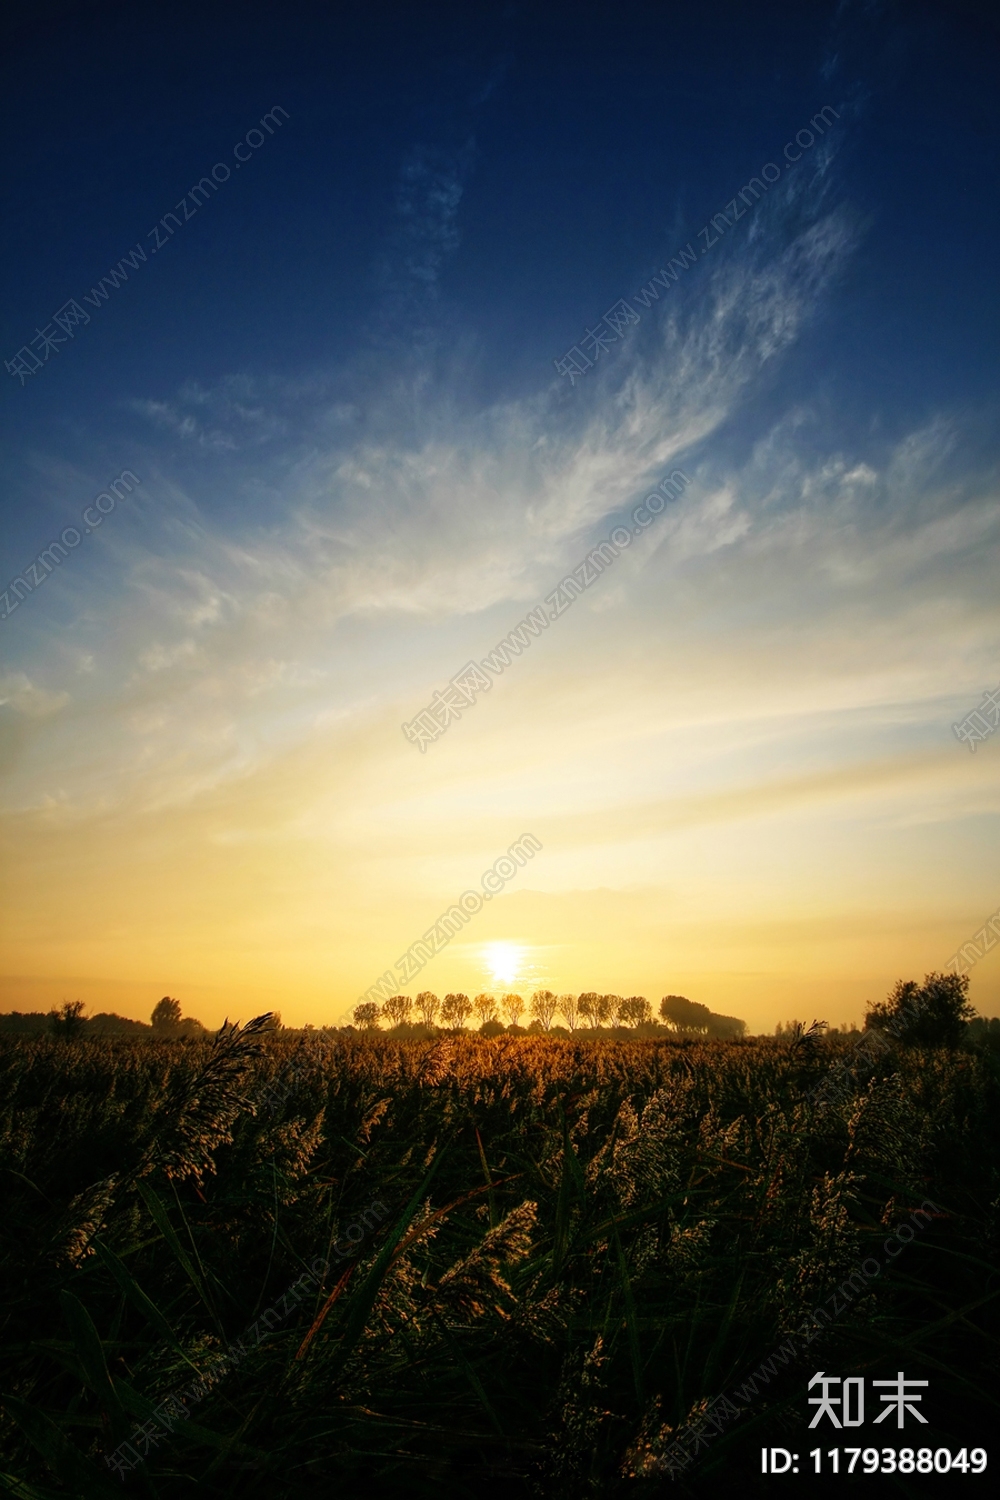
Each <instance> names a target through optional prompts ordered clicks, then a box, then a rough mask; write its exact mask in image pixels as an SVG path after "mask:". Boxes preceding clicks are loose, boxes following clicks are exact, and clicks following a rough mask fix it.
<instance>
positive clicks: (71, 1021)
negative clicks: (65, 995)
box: [49, 1000, 86, 1042]
mask: <svg viewBox="0 0 1000 1500" xmlns="http://www.w3.org/2000/svg"><path fill="white" fill-rule="evenodd" d="M49 1022H50V1024H51V1027H52V1035H53V1036H58V1037H61V1038H62V1039H63V1041H64V1042H72V1041H75V1040H76V1039H77V1038H78V1037H79V1036H81V1035H82V1034H83V1028H84V1025H85V1024H86V1023H85V1021H84V1016H83V1001H82V1000H66V1001H64V1002H63V1004H62V1005H61V1006H60V1008H59V1010H53V1011H50V1012H49Z"/></svg>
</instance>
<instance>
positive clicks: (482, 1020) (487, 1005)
mask: <svg viewBox="0 0 1000 1500" xmlns="http://www.w3.org/2000/svg"><path fill="white" fill-rule="evenodd" d="M472 1009H473V1010H474V1011H475V1013H476V1015H477V1017H478V1019H479V1024H480V1025H481V1026H485V1025H486V1022H487V1021H495V1020H496V1018H497V1002H496V998H495V996H493V995H477V996H476V998H475V1000H473V1002H472Z"/></svg>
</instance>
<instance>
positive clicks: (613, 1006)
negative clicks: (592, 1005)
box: [601, 995, 625, 1026]
mask: <svg viewBox="0 0 1000 1500" xmlns="http://www.w3.org/2000/svg"><path fill="white" fill-rule="evenodd" d="M601 999H602V1000H603V1002H604V1017H603V1019H605V1020H607V1021H608V1022H609V1023H610V1024H611V1025H612V1026H621V1025H622V1024H623V1021H622V1005H623V1004H624V1003H625V1002H624V1001H623V1000H622V997H621V995H602V996H601Z"/></svg>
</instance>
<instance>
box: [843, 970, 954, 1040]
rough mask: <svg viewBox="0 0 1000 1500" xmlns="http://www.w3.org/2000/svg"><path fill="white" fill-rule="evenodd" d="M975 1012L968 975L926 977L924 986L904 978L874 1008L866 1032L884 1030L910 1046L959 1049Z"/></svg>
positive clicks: (866, 1023)
mask: <svg viewBox="0 0 1000 1500" xmlns="http://www.w3.org/2000/svg"><path fill="white" fill-rule="evenodd" d="M974 1015H975V1010H974V1009H973V1007H972V1006H971V1005H970V1004H969V976H968V975H967V974H938V973H934V974H926V975H925V976H924V982H923V984H922V985H920V984H917V982H916V980H915V979H907V980H902V979H900V980H899V981H897V983H896V984H895V985H894V986H893V988H892V989H891V990H890V992H889V997H888V999H887V1000H885V1001H883V1002H881V1003H880V1004H877V1005H873V1006H871V1007H870V1009H869V1011H868V1014H867V1015H866V1016H865V1030H866V1031H884V1032H887V1033H888V1034H889V1035H890V1036H893V1037H895V1038H896V1040H897V1041H898V1042H903V1043H905V1044H907V1045H909V1046H917V1047H957V1046H958V1044H959V1042H960V1041H961V1040H962V1037H963V1035H964V1032H965V1025H966V1022H967V1021H971V1019H972V1017H973V1016H974Z"/></svg>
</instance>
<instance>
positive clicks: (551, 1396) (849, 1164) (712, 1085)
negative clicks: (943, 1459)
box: [0, 1027, 1000, 1500]
mask: <svg viewBox="0 0 1000 1500" xmlns="http://www.w3.org/2000/svg"><path fill="white" fill-rule="evenodd" d="M846 1046H847V1043H846V1042H843V1041H841V1040H838V1039H829V1038H828V1039H824V1040H817V1041H813V1040H812V1039H810V1038H806V1039H802V1038H792V1039H787V1040H786V1039H785V1038H781V1039H756V1040H747V1041H735V1042H709V1043H703V1044H697V1043H688V1042H668V1041H641V1040H636V1041H607V1042H600V1041H597V1042H582V1041H573V1040H563V1039H560V1038H551V1037H545V1038H535V1037H524V1038H520V1037H518V1038H514V1037H508V1038H500V1039H497V1040H485V1039H481V1038H477V1037H474V1036H445V1037H443V1038H441V1039H439V1040H437V1041H434V1042H416V1041H403V1042H396V1041H394V1040H393V1039H391V1038H388V1037H385V1036H376V1037H371V1038H367V1037H364V1036H361V1035H350V1034H345V1033H312V1034H303V1033H283V1032H277V1033H274V1032H272V1033H260V1034H258V1033H255V1031H254V1030H253V1028H252V1027H251V1028H248V1029H245V1030H243V1031H240V1030H231V1031H229V1032H227V1033H225V1034H224V1035H221V1036H220V1037H219V1038H217V1039H215V1041H212V1040H206V1041H195V1042H187V1043H184V1042H173V1043H170V1042H156V1041H146V1040H143V1041H131V1040H121V1041H119V1040H98V1041H93V1040H88V1041H77V1042H61V1041H57V1040H47V1039H46V1040H27V1041H14V1042H4V1043H3V1044H2V1046H0V1098H2V1101H3V1103H2V1116H0V1118H2V1126H0V1128H2V1153H0V1161H2V1164H3V1170H2V1181H3V1198H2V1203H3V1216H2V1226H3V1285H4V1299H3V1300H4V1307H5V1310H4V1313H3V1353H2V1356H0V1358H2V1371H0V1388H2V1390H3V1392H4V1398H3V1413H2V1417H0V1423H2V1425H0V1448H2V1453H3V1459H2V1462H0V1469H2V1473H3V1476H4V1477H3V1480H2V1484H0V1490H3V1491H5V1492H6V1493H9V1494H12V1495H17V1496H21V1497H33V1496H49V1495H66V1494H70V1495H74V1496H104V1495H112V1494H120V1493H122V1490H123V1488H124V1489H127V1490H128V1491H130V1492H134V1493H136V1494H141V1495H144V1496H155V1497H168V1496H169V1497H173V1496H180V1495H183V1494H187V1493H189V1492H190V1490H191V1487H192V1484H193V1483H196V1484H197V1493H198V1494H200V1495H207V1496H237V1495H240V1496H242V1495H259V1496H261V1497H285V1496H287V1497H298V1496H306V1495H313V1494H315V1493H317V1492H320V1493H323V1492H325V1491H326V1490H327V1489H328V1488H329V1489H334V1488H335V1489H336V1491H337V1493H340V1494H344V1495H347V1496H351V1497H353V1496H361V1495H372V1496H382V1495H402V1494H404V1493H405V1494H406V1495H408V1496H421V1495H426V1496H432V1495H433V1496H442V1495H445V1496H452V1495H454V1496H465V1495H473V1494H474V1495H476V1496H477V1497H480V1500H481V1497H487V1496H494V1495H496V1496H500V1495H504V1496H518V1495H524V1496H532V1495H537V1496H545V1497H554V1500H562V1497H566V1500H571V1497H578V1496H588V1495H592V1496H604V1495H613V1494H631V1493H638V1494H646V1493H649V1494H660V1493H671V1494H692V1493H694V1494H700V1493H714V1492H716V1491H717V1490H718V1489H719V1486H720V1484H722V1485H723V1486H726V1485H728V1483H729V1481H733V1480H735V1481H737V1482H738V1483H739V1484H740V1485H741V1486H742V1487H743V1489H744V1490H745V1491H746V1492H748V1493H754V1492H755V1490H756V1487H757V1486H760V1487H762V1489H764V1490H766V1489H767V1488H768V1486H770V1487H772V1488H773V1486H774V1483H775V1481H774V1480H773V1479H771V1480H762V1479H761V1478H760V1476H759V1470H760V1458H759V1454H760V1447H761V1446H762V1445H763V1444H784V1445H785V1446H787V1447H789V1448H794V1449H796V1450H801V1449H802V1445H803V1444H804V1445H805V1447H806V1448H809V1447H811V1446H812V1439H811V1436H810V1435H809V1434H807V1432H806V1431H805V1428H806V1424H807V1421H808V1417H809V1414H810V1413H809V1408H808V1406H807V1405H806V1387H807V1384H808V1381H809V1379H810V1377H811V1376H812V1375H813V1373H814V1372H815V1371H816V1370H818V1369H824V1370H826V1371H833V1372H836V1373H837V1374H838V1375H841V1376H847V1375H850V1374H855V1373H862V1374H865V1373H868V1374H876V1373H884V1372H885V1371H889V1372H891V1373H892V1374H893V1375H894V1374H895V1372H896V1371H897V1369H905V1370H906V1372H907V1374H908V1375H909V1374H913V1375H919V1376H921V1377H922V1378H928V1379H930V1380H931V1381H932V1387H933V1408H932V1411H933V1419H934V1425H933V1429H931V1428H928V1432H930V1431H931V1430H933V1432H934V1434H935V1440H936V1441H938V1442H943V1443H945V1444H946V1445H947V1444H949V1443H950V1444H951V1446H952V1447H953V1448H957V1447H958V1446H959V1445H960V1444H969V1445H971V1444H973V1443H976V1442H982V1441H983V1440H984V1439H985V1438H986V1437H987V1436H988V1433H989V1430H990V1428H991V1427H992V1425H993V1424H994V1423H995V1417H996V1397H995V1390H996V1376H997V1373H998V1359H997V1351H998V1347H1000V1345H998V1339H997V1321H996V1297H997V1293H998V1285H997V1271H996V1266H997V1255H996V1250H997V1211H998V1195H1000V1151H998V1144H1000V1142H998V1135H1000V1110H998V1104H1000V1097H998V1096H1000V1089H998V1078H997V1071H996V1060H995V1057H994V1056H992V1055H991V1054H989V1053H987V1052H983V1051H976V1050H972V1049H969V1050H956V1051H948V1050H945V1049H941V1050H922V1049H916V1048H909V1049H907V1048H898V1047H897V1048H895V1049H893V1050H892V1052H891V1053H890V1054H889V1055H888V1056H885V1057H883V1058H881V1059H880V1060H879V1061H877V1063H876V1064H875V1065H874V1066H873V1068H872V1069H871V1070H870V1071H869V1073H868V1074H867V1076H865V1077H863V1078H860V1079H857V1080H856V1081H855V1084H854V1085H853V1087H852V1088H851V1089H850V1090H849V1091H847V1092H846V1093H844V1094H843V1096H838V1097H837V1098H836V1099H835V1100H834V1102H832V1103H827V1104H825V1105H820V1104H819V1103H817V1102H816V1098H815V1095H814V1096H813V1097H812V1100H810V1099H809V1098H807V1097H806V1095H807V1093H808V1091H809V1090H810V1089H811V1088H813V1087H814V1086H815V1085H816V1084H817V1082H819V1081H821V1080H822V1079H823V1078H824V1077H828V1076H829V1075H830V1071H831V1069H833V1068H835V1066H836V1064H837V1061H838V1057H839V1056H840V1055H842V1053H843V1051H844V1049H845V1048H846ZM900 1226H902V1228H900ZM907 1229H909V1231H910V1232H906V1233H904V1232H903V1230H907ZM897 1231H899V1232H898V1233H897ZM838 1288H840V1291H839V1292H838ZM720 1397H724V1398H725V1399H724V1400H722V1401H719V1400H718V1398H720ZM706 1413H708V1420H706V1419H705V1418H706ZM881 1430H882V1431H885V1429H881ZM109 1459H112V1460H113V1463H112V1464H109V1462H108V1460H109ZM671 1476H673V1477H671ZM915 1478H916V1476H914V1480H915ZM969 1482H970V1483H971V1479H970V1480H969ZM842 1483H843V1481H842ZM895 1483H896V1485H897V1489H896V1491H895V1492H896V1493H911V1492H912V1493H918V1492H919V1493H924V1489H923V1488H920V1489H919V1490H918V1489H917V1488H911V1487H908V1486H911V1485H912V1483H913V1482H912V1481H907V1480H903V1479H897V1480H896V1481H895ZM839 1492H841V1493H842V1488H841V1490H840V1491H839Z"/></svg>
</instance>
